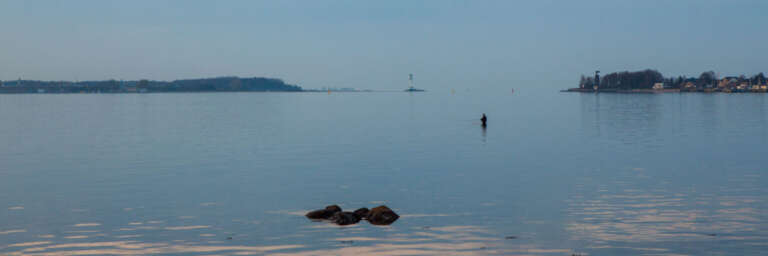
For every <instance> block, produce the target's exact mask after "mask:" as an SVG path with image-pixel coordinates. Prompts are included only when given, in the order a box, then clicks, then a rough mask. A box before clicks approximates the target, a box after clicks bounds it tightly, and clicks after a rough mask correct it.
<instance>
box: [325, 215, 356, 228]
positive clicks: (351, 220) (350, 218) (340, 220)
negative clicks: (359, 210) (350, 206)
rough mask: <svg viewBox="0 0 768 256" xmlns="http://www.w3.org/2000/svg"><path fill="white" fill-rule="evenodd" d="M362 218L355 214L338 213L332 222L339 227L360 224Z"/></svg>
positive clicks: (332, 218)
mask: <svg viewBox="0 0 768 256" xmlns="http://www.w3.org/2000/svg"><path fill="white" fill-rule="evenodd" d="M360 219H361V218H360V216H358V215H357V214H355V213H353V212H336V213H334V214H333V216H332V217H331V221H333V223H336V224H338V225H342V226H344V225H352V224H355V223H358V222H360Z"/></svg>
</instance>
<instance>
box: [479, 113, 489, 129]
mask: <svg viewBox="0 0 768 256" xmlns="http://www.w3.org/2000/svg"><path fill="white" fill-rule="evenodd" d="M480 122H483V127H485V125H486V124H485V123H486V122H488V117H486V116H485V113H483V117H481V118H480Z"/></svg>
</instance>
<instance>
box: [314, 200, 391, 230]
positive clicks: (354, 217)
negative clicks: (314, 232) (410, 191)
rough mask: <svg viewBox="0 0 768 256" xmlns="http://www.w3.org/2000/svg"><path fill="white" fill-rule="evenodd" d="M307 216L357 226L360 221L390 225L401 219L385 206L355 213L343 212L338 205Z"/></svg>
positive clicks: (363, 209)
mask: <svg viewBox="0 0 768 256" xmlns="http://www.w3.org/2000/svg"><path fill="white" fill-rule="evenodd" d="M305 216H307V218H309V219H311V220H329V221H331V222H333V223H336V224H338V225H351V224H356V223H358V222H360V220H367V221H368V222H370V223H371V224H373V225H389V224H392V223H393V222H395V221H396V220H397V219H398V218H400V216H399V215H397V213H395V212H394V211H392V209H389V207H386V206H384V205H382V206H379V207H376V208H373V209H370V210H368V208H365V207H363V208H360V209H357V210H355V211H354V212H343V211H341V207H339V206H338V205H329V206H326V207H325V209H320V210H315V211H311V212H309V213H307V215H305Z"/></svg>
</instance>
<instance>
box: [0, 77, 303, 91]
mask: <svg viewBox="0 0 768 256" xmlns="http://www.w3.org/2000/svg"><path fill="white" fill-rule="evenodd" d="M209 91H221V92H227V91H231V92H236V91H302V88H301V87H299V86H297V85H292V84H286V83H285V82H283V81H282V80H280V79H275V78H263V77H253V78H239V77H235V76H228V77H215V78H202V79H184V80H175V81H170V82H168V81H153V80H146V79H145V80H133V81H117V80H114V79H112V80H104V81H82V82H71V81H36V80H16V81H2V82H0V93H35V92H49V93H80V92H85V93H96V92H99V93H120V92H209Z"/></svg>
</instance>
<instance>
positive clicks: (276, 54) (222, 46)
mask: <svg viewBox="0 0 768 256" xmlns="http://www.w3.org/2000/svg"><path fill="white" fill-rule="evenodd" d="M767 17H768V1H761V0H755V1H747V0H732V1H725V0H722V1H715V0H676V1H653V0H650V1H639V0H632V1H629V0H606V1H589V0H584V1H570V0H568V1H547V0H539V1H512V0H505V1H492V0H482V1H449V0H435V1H418V0H405V1H399V0H390V1H357V0H350V1H333V0H317V1H310V0H306V1H293V0H281V1H251V0H244V1H237V0H229V1H198V0H131V1H117V0H114V1H113V0H71V1H56V0H2V1H0V80H15V79H18V78H22V79H29V80H73V81H74V80H80V81H82V80H104V79H125V80H135V79H151V80H174V79H184V78H201V77H215V76H229V75H234V76H241V77H253V76H265V77H274V78H280V79H283V80H285V81H286V82H288V83H292V84H298V85H300V86H302V87H304V88H320V87H325V86H328V87H355V88H362V89H401V88H404V87H406V86H407V85H408V80H407V78H408V74H409V73H413V74H414V76H415V81H416V85H417V87H421V88H426V89H432V90H441V89H447V88H457V89H461V88H485V89H506V88H526V87H537V88H556V89H561V88H566V87H574V86H576V85H577V83H578V78H579V76H580V75H581V74H591V73H593V72H594V70H601V72H602V73H608V72H614V71H624V70H641V69H646V68H651V69H657V70H659V71H660V72H662V73H663V74H664V75H665V76H678V75H686V76H698V75H699V74H700V73H701V72H704V71H708V70H715V71H716V72H718V73H719V74H720V75H721V76H725V75H739V74H747V75H750V74H756V73H758V72H766V71H768V18H767Z"/></svg>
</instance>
